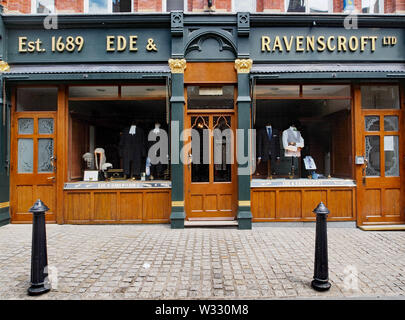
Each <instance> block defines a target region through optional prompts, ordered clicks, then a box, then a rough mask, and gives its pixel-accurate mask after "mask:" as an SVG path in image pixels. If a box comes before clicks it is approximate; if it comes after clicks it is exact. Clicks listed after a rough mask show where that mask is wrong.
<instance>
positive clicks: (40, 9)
mask: <svg viewBox="0 0 405 320" xmlns="http://www.w3.org/2000/svg"><path fill="white" fill-rule="evenodd" d="M54 11H55V0H37V13H51V12H54Z"/></svg>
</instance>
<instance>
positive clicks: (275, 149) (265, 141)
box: [256, 127, 280, 161]
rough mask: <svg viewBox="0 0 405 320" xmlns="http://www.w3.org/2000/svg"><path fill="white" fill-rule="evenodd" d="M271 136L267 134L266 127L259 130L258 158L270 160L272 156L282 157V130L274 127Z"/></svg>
mask: <svg viewBox="0 0 405 320" xmlns="http://www.w3.org/2000/svg"><path fill="white" fill-rule="evenodd" d="M271 131H272V132H271V137H269V135H268V134H267V130H266V127H264V128H262V129H259V130H258V132H257V150H256V151H257V155H256V157H257V158H261V159H262V161H268V160H269V159H270V158H273V159H275V158H277V157H280V132H279V131H278V130H277V129H276V128H274V127H272V130H271Z"/></svg>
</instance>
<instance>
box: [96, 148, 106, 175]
mask: <svg viewBox="0 0 405 320" xmlns="http://www.w3.org/2000/svg"><path fill="white" fill-rule="evenodd" d="M94 158H95V161H96V169H97V170H101V168H102V167H103V165H104V164H105V163H106V161H107V159H106V157H105V151H104V149H103V148H96V149H94Z"/></svg>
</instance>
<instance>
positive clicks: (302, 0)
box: [285, 0, 333, 13]
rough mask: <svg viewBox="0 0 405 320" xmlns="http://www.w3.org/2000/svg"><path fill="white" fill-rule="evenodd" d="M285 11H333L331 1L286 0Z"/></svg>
mask: <svg viewBox="0 0 405 320" xmlns="http://www.w3.org/2000/svg"><path fill="white" fill-rule="evenodd" d="M285 11H286V12H306V13H328V12H332V11H333V0H286V1H285Z"/></svg>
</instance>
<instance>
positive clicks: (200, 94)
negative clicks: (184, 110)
mask: <svg viewBox="0 0 405 320" xmlns="http://www.w3.org/2000/svg"><path fill="white" fill-rule="evenodd" d="M187 102H188V105H187V107H188V108H189V109H233V108H234V87H233V86H223V87H199V86H188V87H187Z"/></svg>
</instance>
